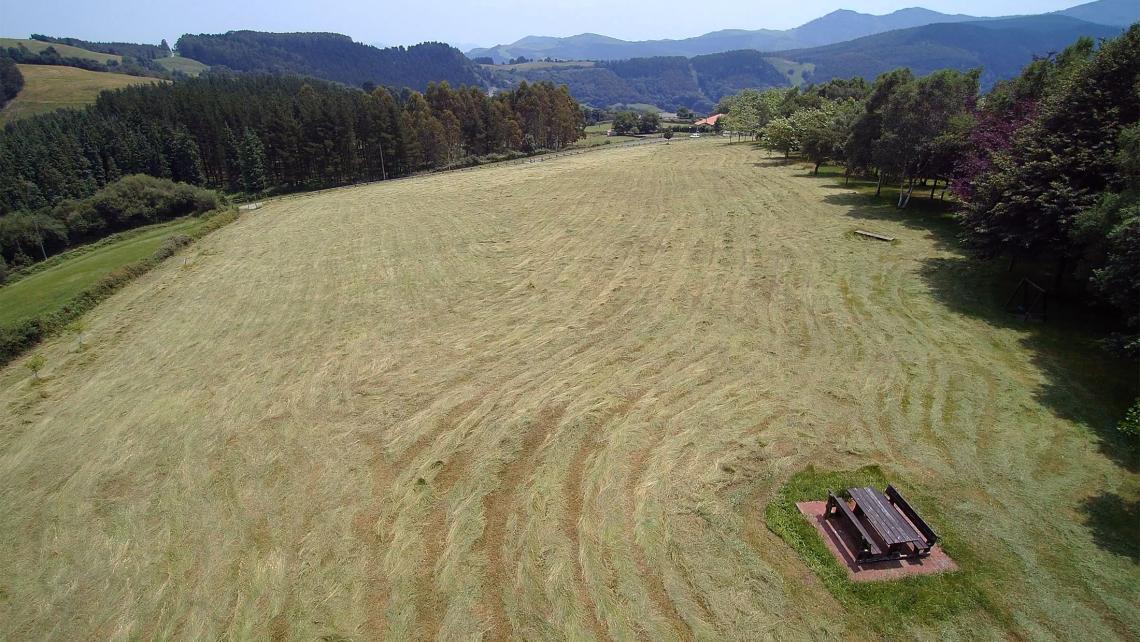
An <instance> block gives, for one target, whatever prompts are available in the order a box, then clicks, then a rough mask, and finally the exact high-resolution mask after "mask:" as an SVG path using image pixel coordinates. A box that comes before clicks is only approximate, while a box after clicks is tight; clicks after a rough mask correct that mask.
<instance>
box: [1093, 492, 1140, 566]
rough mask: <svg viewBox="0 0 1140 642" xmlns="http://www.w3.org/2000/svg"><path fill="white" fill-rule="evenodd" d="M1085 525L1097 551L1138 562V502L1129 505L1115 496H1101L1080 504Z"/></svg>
mask: <svg viewBox="0 0 1140 642" xmlns="http://www.w3.org/2000/svg"><path fill="white" fill-rule="evenodd" d="M1080 511H1081V513H1082V514H1083V515H1084V517H1085V525H1086V526H1088V527H1089V530H1091V531H1092V536H1093V541H1094V542H1096V545H1097V546H1099V547H1100V548H1102V549H1104V550H1106V551H1108V552H1110V553H1115V554H1116V555H1122V556H1124V557H1127V558H1129V559H1131V560H1132V561H1133V562H1137V563H1140V537H1137V533H1136V529H1137V526H1140V501H1133V502H1129V501H1127V500H1125V499H1123V498H1122V497H1120V495H1116V494H1114V493H1101V494H1100V495H1096V496H1094V497H1089V498H1088V499H1086V500H1085V501H1083V502H1081V506H1080Z"/></svg>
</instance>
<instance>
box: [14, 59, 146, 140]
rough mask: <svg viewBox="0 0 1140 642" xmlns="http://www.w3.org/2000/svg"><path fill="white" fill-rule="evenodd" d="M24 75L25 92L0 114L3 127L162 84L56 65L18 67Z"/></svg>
mask: <svg viewBox="0 0 1140 642" xmlns="http://www.w3.org/2000/svg"><path fill="white" fill-rule="evenodd" d="M17 66H18V67H19V68H20V73H22V74H23V75H24V88H23V89H21V90H20V93H19V94H17V95H16V97H15V98H13V99H12V101H11V102H9V103H8V104H7V105H5V106H4V108H3V109H2V110H0V125H3V124H5V123H10V122H12V121H15V120H17V119H20V118H26V117H28V116H34V115H36V114H43V113H47V112H50V111H55V110H56V109H61V108H64V107H83V106H84V105H89V104H91V103H93V102H95V99H96V98H98V97H99V92H101V91H105V90H108V89H121V88H123V87H129V86H130V85H138V84H141V83H153V82H163V81H160V80H158V79H155V78H145V77H140V76H128V75H127V74H115V73H110V72H104V71H88V70H86V69H79V68H78V67H63V66H57V65H17Z"/></svg>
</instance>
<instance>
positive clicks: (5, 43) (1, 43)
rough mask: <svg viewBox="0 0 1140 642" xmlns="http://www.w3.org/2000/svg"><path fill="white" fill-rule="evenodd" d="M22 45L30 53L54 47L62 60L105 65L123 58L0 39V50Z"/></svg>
mask: <svg viewBox="0 0 1140 642" xmlns="http://www.w3.org/2000/svg"><path fill="white" fill-rule="evenodd" d="M20 45H23V46H24V47H25V48H26V49H27V50H28V51H31V52H32V53H39V52H41V51H43V50H44V49H47V48H48V47H55V50H56V51H58V52H59V55H60V56H63V57H64V58H83V59H86V60H94V61H96V62H102V63H106V62H109V61H111V60H114V61H115V62H122V61H123V57H122V56H117V55H115V54H105V53H99V52H97V51H88V50H87V49H80V48H79V47H72V46H71V45H58V44H54V43H50V42H41V41H39V40H28V39H23V38H0V48H2V49H8V48H10V47H18V46H20Z"/></svg>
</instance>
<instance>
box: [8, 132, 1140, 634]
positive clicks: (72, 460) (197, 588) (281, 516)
mask: <svg viewBox="0 0 1140 642" xmlns="http://www.w3.org/2000/svg"><path fill="white" fill-rule="evenodd" d="M856 229H871V230H873V231H876V232H881V233H884V234H888V235H890V236H894V237H896V239H897V241H896V242H895V243H883V242H879V241H873V240H867V239H862V238H860V237H857V236H856V235H854V234H853V232H854V230H856ZM1003 278H1004V275H1003V272H1002V270H1001V268H1000V266H989V265H986V264H982V265H981V266H980V267H979V264H978V263H977V262H976V261H973V260H971V259H968V258H967V257H966V256H965V255H964V253H963V252H962V250H961V249H960V248H959V247H958V245H957V242H956V241H955V239H954V236H953V234H952V233H951V232H950V231H949V229H948V228H947V227H946V226H945V225H944V224H943V223H942V222H941V220H940V218H939V217H938V216H936V215H931V214H930V213H929V212H924V211H922V209H921V208H916V209H915V210H914V211H908V212H902V213H900V212H898V211H896V210H894V209H893V208H890V207H887V206H883V205H881V204H876V203H874V202H871V201H869V200H868V198H867V197H866V196H865V195H863V194H861V193H859V192H857V191H855V190H852V189H848V188H844V187H843V186H841V185H838V184H836V182H835V180H834V178H832V177H827V176H824V177H813V176H811V175H810V173H809V171H808V170H806V169H804V168H803V167H802V165H801V164H799V163H795V162H792V163H788V162H784V161H783V160H781V159H769V158H766V157H765V155H764V154H763V153H758V152H757V151H756V150H755V149H753V146H752V145H750V144H728V143H726V142H725V141H722V140H719V139H714V138H702V139H697V140H688V139H687V138H685V139H680V140H674V141H671V142H670V143H668V144H654V145H642V146H636V147H614V148H610V149H604V150H599V151H597V152H593V153H589V154H581V155H568V156H564V157H561V158H557V159H551V160H550V162H542V163H518V164H500V165H491V166H487V167H482V168H478V169H472V170H469V171H464V172H455V173H445V174H436V175H427V176H421V177H415V178H409V179H406V180H400V181H389V182H382V183H375V184H368V185H362V186H356V187H351V188H344V189H335V190H327V191H324V192H321V193H316V194H309V195H295V196H289V197H283V198H279V199H275V200H272V201H269V202H267V204H266V205H265V206H264V207H262V208H260V209H257V210H254V211H251V212H248V213H246V214H245V215H243V216H242V217H241V218H240V219H238V220H237V221H236V222H235V223H232V224H231V225H229V226H227V227H225V228H223V229H221V230H218V231H217V232H214V233H213V234H211V235H210V236H208V237H206V238H204V239H203V240H201V241H199V242H198V243H196V244H195V245H193V246H192V247H190V248H189V249H187V250H186V251H185V252H184V254H182V255H180V257H179V260H177V261H167V262H165V263H163V264H161V265H160V266H158V267H157V268H156V269H154V270H153V271H151V272H150V273H148V274H146V275H144V276H142V277H140V278H139V279H138V280H136V281H134V282H132V283H131V284H129V285H127V286H126V287H124V288H123V289H122V290H121V291H119V292H118V293H116V294H115V295H114V296H112V297H111V298H110V299H108V300H106V301H105V302H104V303H102V304H101V305H100V306H99V307H98V308H96V309H95V310H93V311H92V312H91V313H89V314H88V315H87V317H86V319H85V325H86V326H87V329H88V330H87V334H88V336H87V345H86V348H85V349H83V350H77V349H76V348H75V345H74V341H72V340H70V339H66V338H59V339H56V340H52V341H49V342H47V343H45V344H44V345H42V346H40V347H39V348H37V349H36V350H35V351H34V354H35V355H40V356H42V357H43V358H44V360H45V362H46V366H45V367H44V369H43V371H42V373H40V378H39V379H33V378H32V377H31V376H30V375H29V374H28V373H27V372H26V371H25V370H24V368H23V364H22V363H21V362H16V363H13V364H11V365H9V366H8V367H6V368H4V369H2V370H0V407H3V408H4V410H5V412H3V413H0V536H2V537H3V538H4V540H5V542H6V545H5V546H4V547H0V567H3V568H4V569H5V572H4V574H3V575H2V576H0V637H2V638H6V639H60V640H63V639H75V638H87V637H92V638H97V639H110V640H128V639H154V638H163V639H205V638H239V639H275V640H276V639H328V640H347V639H354V640H365V639H390V640H433V639H446V640H452V639H479V638H484V639H495V640H502V639H521V640H561V639H572V640H581V639H635V638H641V639H652V640H757V639H781V640H801V639H803V640H807V639H851V640H865V639H875V638H884V639H923V640H998V639H1010V638H1012V639H1097V640H1130V639H1136V638H1137V636H1140V614H1138V612H1137V610H1136V609H1135V605H1136V604H1137V603H1138V601H1140V566H1138V565H1137V561H1138V560H1140V551H1138V550H1137V548H1136V546H1135V543H1134V539H1133V538H1130V537H1128V533H1129V532H1131V531H1128V530H1127V529H1129V528H1132V527H1134V524H1131V525H1130V524H1129V523H1128V519H1127V516H1128V515H1135V514H1136V511H1137V508H1136V503H1135V500H1134V499H1133V498H1135V497H1137V494H1138V493H1140V476H1138V475H1137V474H1136V471H1137V465H1136V464H1137V462H1136V460H1135V457H1134V456H1132V455H1130V454H1129V452H1128V451H1127V449H1126V447H1125V446H1124V445H1122V444H1121V443H1120V441H1119V440H1118V439H1117V438H1116V437H1115V436H1114V434H1113V430H1112V426H1113V423H1114V422H1115V421H1116V419H1117V418H1118V417H1119V416H1120V414H1121V413H1122V411H1123V409H1124V407H1125V406H1126V405H1127V403H1129V402H1130V401H1131V397H1130V395H1135V394H1136V390H1135V379H1134V374H1135V373H1134V372H1132V371H1131V370H1130V369H1129V368H1128V367H1127V365H1123V364H1118V363H1114V362H1113V361H1112V360H1110V359H1107V358H1105V357H1103V356H1102V353H1099V352H1097V351H1096V349H1095V348H1094V347H1093V345H1092V342H1093V340H1094V339H1095V336H1093V335H1090V334H1084V333H1083V332H1082V331H1081V329H1080V325H1079V323H1076V322H1073V323H1072V324H1070V323H1069V321H1066V320H1064V319H1062V320H1061V321H1058V322H1055V323H1054V322H1050V323H1048V324H1040V323H1023V322H1021V321H1019V320H1018V319H1017V318H1015V317H1011V316H1009V315H1006V314H1005V313H1004V312H1003V311H1002V310H1001V303H1002V302H1003V301H1004V299H1003V297H1002V296H1001V294H1002V293H1003V292H1004V291H1005V288H1006V287H1007V284H1006V283H1005V282H1004V281H1003V280H1002V279H1003ZM855 479H858V480H874V481H876V482H879V481H883V480H886V481H890V482H892V483H896V484H899V485H901V486H902V487H904V488H905V490H906V491H907V494H908V496H911V495H913V497H914V498H915V501H916V502H918V503H919V504H920V506H921V507H922V509H923V510H924V511H927V512H928V514H929V515H930V516H931V521H932V522H933V524H934V526H935V528H936V529H938V530H939V531H940V532H943V533H944V534H945V536H946V538H947V547H948V549H949V550H950V552H951V554H952V555H954V556H955V557H956V559H958V561H959V564H960V565H961V567H962V571H961V572H960V573H959V574H956V575H955V576H953V577H934V578H931V579H929V580H921V581H919V582H915V583H910V582H907V583H900V584H897V585H884V586H880V587H877V588H871V589H861V588H857V587H853V586H852V585H851V584H850V583H849V582H846V580H844V579H842V578H837V577H835V575H834V573H832V572H831V570H829V567H827V565H826V563H825V562H821V561H820V560H819V558H818V557H816V556H813V555H814V554H813V550H815V549H813V548H812V544H811V543H810V542H803V541H798V540H797V533H802V529H800V525H799V524H798V523H797V522H795V521H794V520H789V519H788V517H787V516H788V514H789V511H787V510H786V508H787V506H788V502H789V501H791V500H793V499H795V498H796V497H798V495H799V494H802V493H814V492H818V491H819V489H820V488H821V487H825V486H826V485H828V484H836V483H841V482H843V481H844V480H855ZM1121 515H1124V516H1125V519H1123V520H1122V519H1121V517H1120V516H1121ZM958 593H962V594H963V596H960V595H958Z"/></svg>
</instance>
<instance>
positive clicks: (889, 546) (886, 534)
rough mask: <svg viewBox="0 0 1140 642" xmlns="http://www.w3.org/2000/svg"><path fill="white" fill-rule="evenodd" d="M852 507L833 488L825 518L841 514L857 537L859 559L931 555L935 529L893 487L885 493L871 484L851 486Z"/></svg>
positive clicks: (828, 494) (878, 559)
mask: <svg viewBox="0 0 1140 642" xmlns="http://www.w3.org/2000/svg"><path fill="white" fill-rule="evenodd" d="M847 494H848V495H849V496H850V497H851V499H852V500H854V502H855V507H854V508H852V507H851V506H849V505H848V504H847V501H846V500H845V499H843V498H840V497H837V496H836V495H835V494H834V493H831V492H830V491H829V492H828V493H827V508H826V510H825V511H824V517H825V518H830V517H838V518H839V519H840V520H841V521H842V522H844V523H845V525H846V526H847V527H848V534H849V535H850V536H851V537H852V539H854V540H855V542H856V544H857V547H858V551H857V554H856V557H857V559H858V560H859V561H860V562H880V561H886V560H898V559H903V558H908V557H921V556H924V555H929V554H930V549H931V548H932V547H933V546H934V544H935V543H936V542H937V541H938V535H936V534H935V532H934V530H933V529H931V528H930V526H929V525H928V524H927V523H926V522H925V521H924V520H923V519H922V518H921V517H919V516H918V513H917V512H915V510H914V509H913V508H911V505H910V503H909V502H907V501H906V500H905V499H903V496H902V494H900V493H899V492H898V490H896V489H895V488H894V487H893V486H889V485H888V486H887V489H886V493H885V494H884V493H881V492H879V490H878V489H876V488H872V487H870V486H864V487H860V488H848V489H847Z"/></svg>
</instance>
